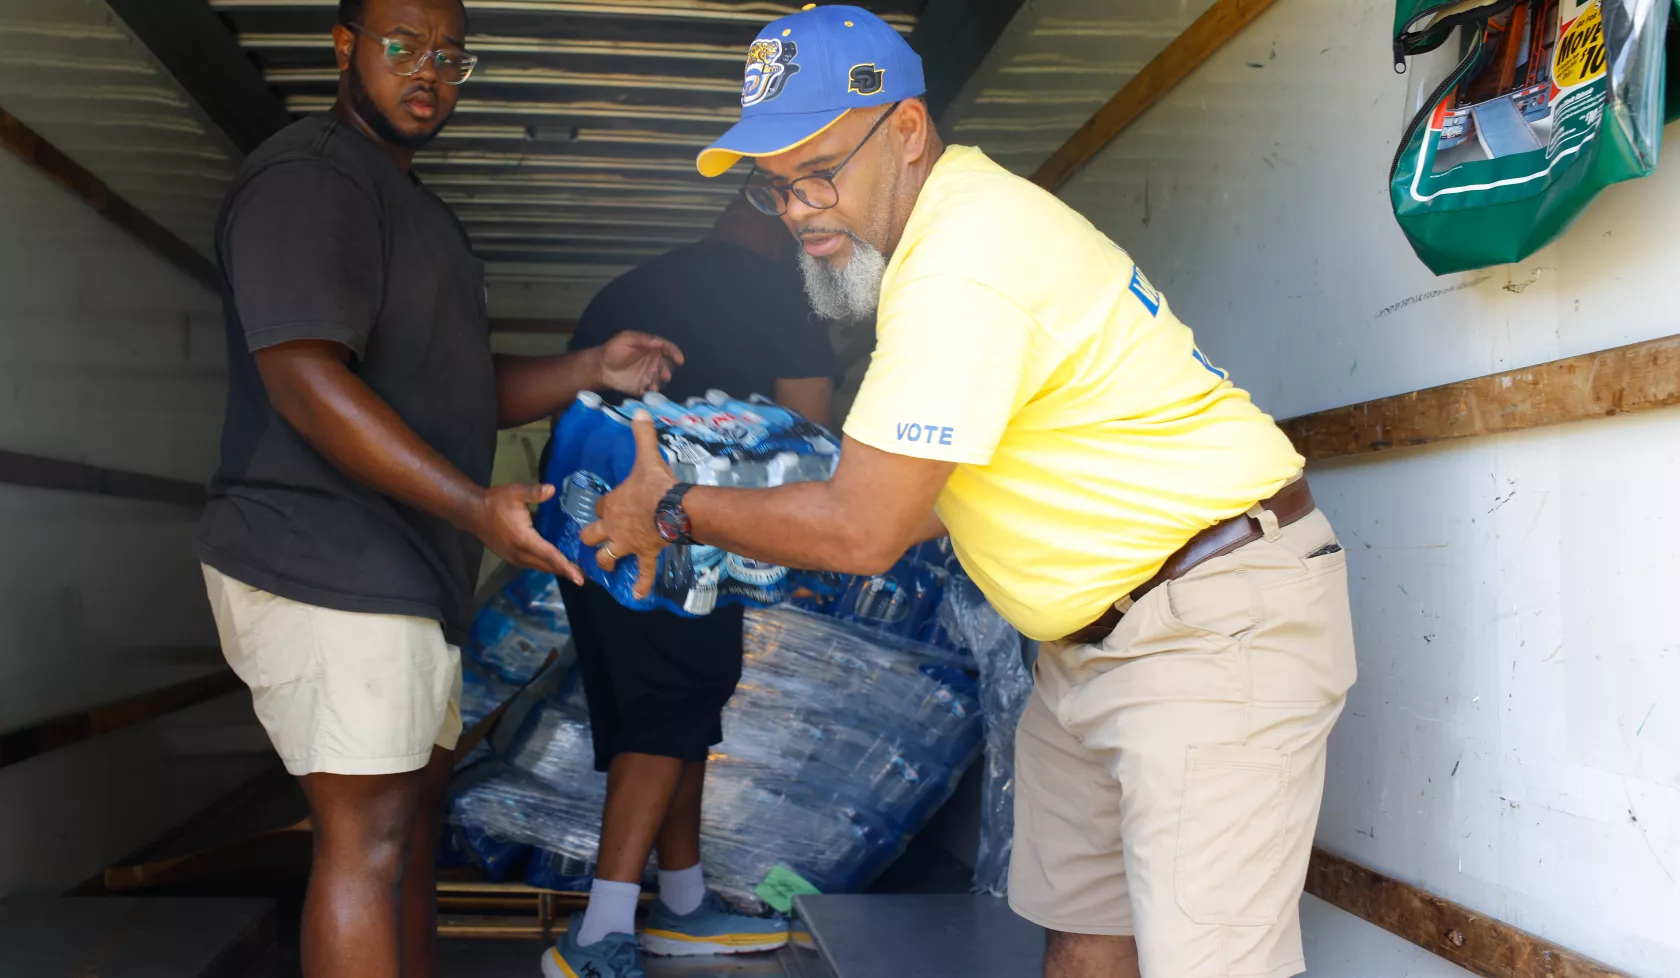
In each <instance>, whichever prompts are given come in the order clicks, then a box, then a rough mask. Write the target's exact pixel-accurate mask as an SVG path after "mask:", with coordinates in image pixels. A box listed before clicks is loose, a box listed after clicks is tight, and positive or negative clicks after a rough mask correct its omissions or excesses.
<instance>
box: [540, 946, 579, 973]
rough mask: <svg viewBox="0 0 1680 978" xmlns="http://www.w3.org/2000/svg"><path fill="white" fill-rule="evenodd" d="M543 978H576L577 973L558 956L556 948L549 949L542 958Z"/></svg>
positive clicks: (558, 952)
mask: <svg viewBox="0 0 1680 978" xmlns="http://www.w3.org/2000/svg"><path fill="white" fill-rule="evenodd" d="M542 973H543V978H578V973H577V972H575V971H573V970H572V966H571V965H569V964H567V963H566V959H565V958H562V957H561V956H560V951H559V950H558V949H557V948H552V947H551V948H549V949H548V953H547V954H544V955H543V958H542Z"/></svg>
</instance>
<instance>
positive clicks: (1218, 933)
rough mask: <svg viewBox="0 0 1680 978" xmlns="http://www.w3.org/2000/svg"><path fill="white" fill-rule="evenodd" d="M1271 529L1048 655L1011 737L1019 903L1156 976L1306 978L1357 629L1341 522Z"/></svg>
mask: <svg viewBox="0 0 1680 978" xmlns="http://www.w3.org/2000/svg"><path fill="white" fill-rule="evenodd" d="M1271 523H1272V525H1273V532H1272V534H1271V535H1270V536H1268V537H1267V538H1266V539H1263V540H1257V541H1255V542H1254V543H1251V544H1249V545H1247V546H1245V547H1243V548H1242V549H1240V550H1237V551H1235V552H1233V553H1231V554H1227V555H1225V556H1223V557H1218V558H1215V559H1213V560H1210V561H1208V562H1207V563H1205V564H1202V565H1201V566H1199V567H1197V568H1195V569H1194V570H1192V571H1191V572H1190V573H1189V574H1187V575H1185V576H1184V577H1183V578H1181V579H1179V580H1176V581H1172V582H1170V583H1168V584H1164V585H1162V586H1160V587H1157V588H1155V589H1154V590H1153V591H1150V592H1149V593H1148V594H1147V595H1145V596H1144V597H1143V600H1141V601H1140V602H1138V604H1137V605H1136V606H1135V607H1133V608H1131V610H1129V611H1128V612H1127V613H1126V615H1125V617H1123V618H1122V619H1121V620H1120V624H1119V627H1117V628H1116V629H1115V630H1114V633H1113V634H1112V635H1111V636H1109V638H1108V639H1107V641H1105V642H1103V643H1102V644H1101V645H1061V644H1050V645H1045V646H1044V647H1043V648H1042V649H1041V651H1040V653H1039V659H1038V664H1037V666H1036V668H1035V670H1034V673H1035V679H1036V685H1035V691H1034V695H1033V696H1032V698H1031V699H1030V700H1029V702H1028V705H1027V708H1026V710H1025V712H1024V713H1023V714H1022V717H1021V723H1020V727H1019V728H1018V729H1017V733H1016V739H1015V751H1016V755H1015V763H1016V770H1015V776H1016V781H1015V849H1014V856H1013V860H1012V862H1011V864H1010V875H1009V902H1010V905H1011V906H1012V907H1014V909H1015V911H1016V912H1017V913H1019V914H1020V915H1021V916H1023V917H1026V918H1027V919H1029V920H1032V921H1034V922H1036V923H1038V924H1041V925H1043V926H1045V927H1047V928H1050V929H1052V930H1056V931H1062V932H1065V933H1074V934H1107V935H1128V934H1129V935H1135V936H1136V938H1137V944H1138V954H1139V958H1140V961H1141V963H1142V967H1143V975H1144V978H1237V976H1243V978H1250V976H1265V978H1282V976H1288V975H1296V974H1300V973H1301V972H1303V971H1305V970H1306V967H1305V964H1304V962H1303V959H1302V949H1301V930H1300V919H1299V909H1298V905H1299V903H1300V898H1301V890H1302V887H1303V884H1304V882H1305V879H1306V874H1307V860H1308V858H1309V856H1310V854H1311V850H1312V841H1313V832H1314V829H1315V828H1316V825H1317V822H1318V811H1319V803H1320V800H1321V798H1322V795H1323V791H1324V763H1325V744H1326V741H1327V739H1328V738H1329V736H1330V728H1331V727H1332V726H1333V725H1334V724H1335V722H1336V718H1337V716H1339V715H1340V713H1341V711H1342V705H1343V703H1344V702H1345V701H1346V694H1347V690H1348V687H1349V686H1351V685H1352V684H1353V680H1354V654H1353V626H1352V621H1351V618H1350V615H1349V612H1348V596H1347V564H1346V554H1344V553H1342V552H1341V551H1340V549H1339V548H1336V549H1334V550H1333V552H1330V553H1323V552H1322V551H1324V550H1325V548H1327V547H1331V546H1332V545H1334V544H1335V540H1336V538H1335V534H1334V532H1333V531H1332V530H1331V528H1330V523H1329V521H1328V520H1327V519H1325V517H1324V516H1323V515H1322V514H1320V513H1316V512H1315V513H1312V514H1309V515H1308V516H1306V517H1305V518H1303V519H1301V520H1299V521H1298V522H1296V523H1294V524H1291V525H1290V526H1287V527H1284V528H1282V529H1281V530H1278V529H1276V528H1275V523H1276V520H1275V518H1273V519H1272V520H1271Z"/></svg>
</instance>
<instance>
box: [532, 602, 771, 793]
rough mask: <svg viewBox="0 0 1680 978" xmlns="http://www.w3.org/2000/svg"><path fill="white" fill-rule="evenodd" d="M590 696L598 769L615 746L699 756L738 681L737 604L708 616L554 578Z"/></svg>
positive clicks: (716, 737)
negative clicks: (642, 605)
mask: <svg viewBox="0 0 1680 978" xmlns="http://www.w3.org/2000/svg"><path fill="white" fill-rule="evenodd" d="M560 594H561V597H563V598H564V599H565V601H566V614H567V617H569V618H570V619H571V623H572V641H573V643H574V644H575V645H576V647H577V661H578V671H579V673H580V674H581V675H582V677H583V694H584V698H585V699H587V700H588V701H589V727H590V733H591V736H592V737H593V739H594V742H595V770H597V771H605V770H607V768H608V767H609V766H611V764H612V759H613V758H614V757H616V756H617V755H619V754H626V753H629V754H653V755H656V756H659V757H674V758H676V759H678V760H681V761H703V760H705V759H706V755H707V754H708V753H709V752H710V749H711V747H712V746H713V745H714V744H717V743H720V742H721V741H722V740H723V723H722V717H723V707H724V704H726V703H728V702H729V697H731V696H733V695H735V686H736V684H737V683H739V682H740V681H741V617H742V609H741V608H740V606H739V605H733V606H729V607H724V608H719V609H717V610H716V611H714V612H712V613H711V614H710V615H707V616H706V617H704V618H684V617H682V616H680V615H674V614H671V613H670V612H666V611H631V610H630V609H629V608H626V607H624V606H623V605H621V604H619V603H618V602H617V601H614V600H613V597H612V595H610V594H608V593H607V591H606V589H605V588H603V587H600V586H599V585H597V584H595V583H593V582H590V583H587V584H585V585H584V586H583V587H581V588H579V587H577V586H576V585H573V584H571V583H569V582H567V581H564V580H562V581H561V582H560Z"/></svg>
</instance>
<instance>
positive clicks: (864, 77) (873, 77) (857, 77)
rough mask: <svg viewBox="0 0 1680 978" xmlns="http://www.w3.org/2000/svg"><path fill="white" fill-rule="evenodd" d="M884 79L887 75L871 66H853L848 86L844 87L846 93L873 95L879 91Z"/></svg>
mask: <svg viewBox="0 0 1680 978" xmlns="http://www.w3.org/2000/svg"><path fill="white" fill-rule="evenodd" d="M886 77H887V73H886V72H884V71H882V70H881V69H879V68H877V67H875V66H874V65H873V64H861V65H853V66H852V74H851V78H850V84H848V85H847V86H846V91H848V92H854V93H856V94H858V95H874V94H875V93H877V92H879V91H880V90H881V86H882V85H883V84H884V83H885V80H886Z"/></svg>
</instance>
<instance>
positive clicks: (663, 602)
mask: <svg viewBox="0 0 1680 978" xmlns="http://www.w3.org/2000/svg"><path fill="white" fill-rule="evenodd" d="M643 410H645V411H647V412H648V413H649V414H650V415H652V416H653V419H654V426H655V428H656V429H657V430H658V432H659V444H660V450H661V452H662V453H663V454H664V456H665V461H666V463H667V464H668V465H670V466H671V470H672V472H673V474H675V475H676V477H677V479H678V481H681V482H688V483H693V484H695V485H704V486H726V487H738V488H753V489H756V488H766V487H771V486H781V485H787V484H790V483H795V482H815V481H826V480H827V479H828V478H829V477H830V476H831V475H833V473H834V467H835V465H836V464H838V462H839V458H840V446H839V442H838V440H837V439H835V437H834V435H833V434H831V433H830V432H829V431H828V430H827V429H825V428H823V427H822V426H821V425H818V424H814V423H813V422H810V421H807V420H806V419H805V418H803V417H801V416H800V415H799V414H797V413H795V412H794V411H791V410H789V409H787V408H784V407H781V406H780V405H777V404H775V403H773V402H771V401H770V400H768V399H767V398H764V397H762V396H760V395H758V394H754V395H752V396H751V397H749V398H748V399H747V400H744V401H743V400H739V399H737V398H733V397H730V396H729V395H728V394H725V393H724V392H723V391H717V390H714V391H708V392H707V394H706V396H705V397H704V398H690V399H689V401H688V403H686V404H679V403H677V402H675V401H672V400H671V399H669V398H667V397H665V396H663V395H661V394H658V393H650V394H648V395H647V396H646V397H644V398H642V399H641V400H628V401H625V402H624V403H622V404H620V405H618V406H616V407H615V406H613V405H610V404H607V403H606V402H605V401H604V400H603V399H602V398H601V396H600V395H598V394H595V393H593V392H589V391H586V392H584V393H582V394H579V395H578V399H577V402H576V403H575V404H573V405H572V407H571V408H570V409H569V410H567V411H566V413H565V414H563V415H561V417H560V419H559V421H558V422H557V423H556V424H555V429H554V442H553V446H552V450H551V452H550V456H549V464H548V470H547V471H546V472H544V473H543V478H544V480H545V481H547V482H549V483H551V484H553V485H554V486H555V487H556V488H557V490H558V491H557V492H556V493H555V497H554V498H553V499H551V500H549V501H548V502H547V503H544V504H543V505H542V506H541V507H540V508H539V509H538V513H537V528H538V530H539V531H541V532H542V534H543V535H544V536H545V537H547V538H548V539H549V540H550V541H551V542H553V543H554V545H555V546H556V547H558V548H559V549H560V552H561V553H563V554H565V555H566V557H567V559H569V560H571V561H572V562H574V563H576V564H577V565H578V566H579V567H581V568H583V571H584V573H585V574H587V575H588V576H589V577H590V579H591V580H594V581H595V582H596V583H597V584H600V585H602V586H603V587H605V588H606V589H607V590H608V591H609V592H611V593H612V595H613V597H614V598H616V599H617V600H618V601H619V602H620V603H621V604H623V605H625V606H626V607H630V608H636V609H642V610H646V609H650V608H663V609H665V610H667V611H672V612H676V613H677V614H680V615H685V616H688V617H701V616H704V615H708V614H710V613H711V612H712V609H714V608H716V607H718V606H719V605H726V604H741V605H746V606H747V607H752V608H765V607H770V606H772V605H776V604H780V603H781V602H782V601H784V600H785V599H786V598H787V594H788V586H787V575H788V570H787V568H785V567H781V566H778V565H775V564H766V563H762V562H760V561H756V560H750V559H748V558H745V557H742V556H740V555H738V554H731V553H725V552H723V551H721V550H718V549H717V548H716V547H708V546H701V545H695V546H687V547H667V548H665V550H664V551H663V552H662V553H661V554H660V558H659V570H658V574H657V575H656V577H655V583H654V590H653V594H652V595H651V596H650V597H649V598H647V599H645V600H638V599H637V598H636V597H635V595H634V594H633V593H632V587H633V586H634V584H635V582H636V577H637V566H636V558H634V557H632V558H629V559H627V560H623V561H620V562H619V564H618V567H617V568H616V569H615V570H614V572H613V573H611V574H608V573H606V572H605V571H603V570H601V568H600V566H599V565H597V564H596V562H595V550H594V548H592V547H587V546H585V545H584V544H583V542H582V540H580V539H579V533H581V532H582V530H583V528H584V527H586V526H588V525H589V524H590V523H593V522H595V505H596V503H598V502H600V500H601V497H602V496H605V495H606V494H607V493H609V492H611V491H612V489H613V487H614V486H616V485H618V484H619V483H620V482H622V481H624V479H625V478H627V477H628V476H629V475H630V471H631V469H632V468H633V467H634V465H635V460H636V446H635V440H634V437H633V436H632V434H631V429H630V422H631V419H632V418H633V417H634V416H635V415H636V413H637V412H638V411H643Z"/></svg>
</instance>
